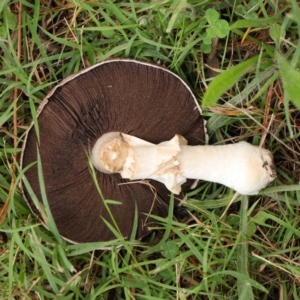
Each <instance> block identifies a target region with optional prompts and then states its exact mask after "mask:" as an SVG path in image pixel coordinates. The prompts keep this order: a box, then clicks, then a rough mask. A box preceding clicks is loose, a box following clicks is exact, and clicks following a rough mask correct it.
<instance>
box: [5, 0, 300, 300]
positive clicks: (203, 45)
mask: <svg viewBox="0 0 300 300" xmlns="http://www.w3.org/2000/svg"><path fill="white" fill-rule="evenodd" d="M254 2H255V3H254ZM298 15H299V7H298V5H297V2H296V1H290V2H287V1H275V2H274V1H264V2H263V1H250V2H249V4H248V5H246V4H245V3H244V2H242V1H226V2H219V3H218V2H214V1H203V2H199V1H193V0H191V1H188V2H186V1H179V0H178V1H177V0H175V1H160V2H159V1H142V2H135V1H128V2H114V1H110V0H107V1H104V2H102V1H101V2H100V1H99V2H97V1H64V0H58V1H43V0H40V1H25V0H21V1H19V2H16V1H2V4H0V55H1V70H0V86H1V89H0V109H1V113H0V126H1V127H0V128H1V139H0V147H1V149H0V157H1V165H0V198H1V203H2V207H1V215H0V220H1V228H0V242H1V254H0V294H1V297H2V298H1V299H299V294H300V282H299V278H300V272H299V251H300V244H299V236H300V231H299V204H300V188H299V185H298V183H299V178H300V177H299V176H300V173H299V164H300V163H299V157H300V156H299V153H300V149H299V134H300V131H299V127H300V125H299V124H300V122H299V97H298V95H299V85H298V84H295V82H296V83H297V82H298V79H299V71H298V69H299V55H300V52H299V51H300V50H299V49H300V47H299V46H298V45H299V34H300V27H299V21H298V19H297V16H298ZM216 16H218V18H216ZM221 21H222V22H221ZM218 22H221V24H223V26H221V27H222V29H224V28H223V27H224V26H225V27H226V26H227V25H225V23H226V24H228V30H227V31H226V32H225V33H224V32H221V33H220V31H219V30H218V29H220V28H219V27H218V26H220V24H219V25H218ZM225 29H226V28H225ZM207 52H208V53H207ZM110 57H129V58H135V59H140V60H145V61H150V62H154V63H156V64H159V65H162V66H165V67H167V68H168V69H170V70H172V71H174V72H175V73H177V74H178V75H179V76H180V77H181V78H183V79H184V80H185V81H186V82H187V83H188V84H189V85H190V86H191V88H192V89H193V91H194V93H195V95H196V96H197V98H198V99H199V101H200V104H201V103H202V104H203V102H202V100H203V101H204V104H205V107H204V106H203V108H204V112H203V113H204V116H205V117H206V118H207V119H208V122H207V127H208V132H209V135H210V143H211V144H218V143H224V142H230V141H234V142H235V141H238V140H241V139H243V140H247V141H249V142H251V143H253V144H256V145H259V144H261V145H263V146H264V147H266V148H268V149H270V150H271V151H272V152H273V154H274V158H275V164H276V166H277V173H278V178H277V179H276V181H275V184H274V186H273V187H269V188H267V189H265V190H264V191H263V192H262V193H261V194H259V195H257V196H253V197H242V196H239V195H234V194H233V193H232V191H230V190H229V189H227V188H224V187H222V186H219V185H216V184H213V183H202V184H201V185H200V187H199V188H198V189H196V190H194V191H192V192H190V193H189V194H188V195H187V197H186V199H185V200H184V201H182V205H181V207H180V209H179V212H178V214H177V217H176V219H175V218H172V215H173V206H172V205H171V206H170V212H169V218H168V219H166V220H165V219H160V220H159V221H160V222H161V227H160V228H155V229H156V230H155V231H153V233H152V234H150V235H149V236H148V237H146V238H145V240H143V241H142V242H140V241H134V240H132V241H128V242H126V241H123V242H122V246H121V247H119V246H118V245H119V243H114V242H110V243H90V244H80V245H72V244H69V243H68V242H66V241H63V240H61V239H60V237H59V236H58V235H57V234H56V233H55V229H54V230H52V231H48V230H46V229H45V228H44V227H43V226H41V224H40V223H39V222H38V221H37V219H36V218H35V217H34V216H33V215H32V214H31V212H30V211H29V208H28V207H27V205H26V203H25V201H24V199H23V196H22V194H21V192H20V190H19V188H18V182H19V180H20V177H21V175H22V171H21V170H20V169H19V154H20V152H21V146H22V141H23V138H24V134H25V131H26V129H27V127H28V125H29V123H30V121H31V120H32V119H35V118H36V109H37V107H38V105H39V103H40V102H41V100H42V99H43V98H44V97H45V95H46V94H47V93H48V92H49V91H50V90H51V88H53V87H54V86H55V85H56V84H57V83H58V82H59V81H60V80H62V79H63V78H66V77H67V76H69V75H71V74H73V73H74V72H77V71H78V70H80V69H82V68H84V67H88V66H90V65H93V64H95V63H96V62H99V61H102V60H105V59H107V58H110ZM249 62H251V63H249ZM234 68H237V69H239V72H240V73H238V72H236V70H237V69H234ZM233 71H234V72H233ZM219 73H220V75H218V74H219ZM217 75H218V76H217ZM234 76H235V77H234ZM220 78H221V80H222V82H223V85H220V82H221V81H220ZM226 78H227V79H226ZM218 80H219V81H218ZM214 85H215V87H216V88H217V90H214V91H212V90H210V89H211V87H213V86H214ZM206 91H207V93H206ZM208 96H209V97H208ZM206 101H207V102H206ZM207 105H208V106H207ZM172 202H173V199H171V203H172ZM108 247H109V249H108ZM99 248H103V250H98V249H99ZM106 248H107V249H106Z"/></svg>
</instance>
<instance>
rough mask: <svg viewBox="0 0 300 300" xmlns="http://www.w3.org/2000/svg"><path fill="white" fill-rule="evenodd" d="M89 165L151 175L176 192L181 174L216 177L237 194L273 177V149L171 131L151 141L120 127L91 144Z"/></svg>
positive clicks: (139, 176)
mask: <svg viewBox="0 0 300 300" xmlns="http://www.w3.org/2000/svg"><path fill="white" fill-rule="evenodd" d="M92 161H93V164H94V166H95V167H96V168H97V169H98V170H100V171H102V172H104V173H115V172H117V173H120V174H121V176H122V177H123V178H129V179H131V180H137V179H147V178H148V179H154V180H157V181H160V182H162V183H164V184H165V185H166V187H167V188H168V189H169V190H170V191H172V192H174V193H175V194H178V193H180V191H181V185H182V184H183V183H184V182H185V181H186V179H201V180H206V181H212V182H217V183H220V184H223V185H226V186H228V187H230V188H233V189H234V190H236V191H237V192H239V193H240V194H244V195H253V194H257V193H258V192H259V191H260V190H261V189H262V188H264V187H266V186H267V185H268V184H269V183H270V182H272V181H273V180H274V178H275V177H276V172H275V168H274V165H273V159H272V154H271V153H270V151H268V150H266V149H262V148H259V147H256V146H252V145H251V144H249V143H246V142H240V143H237V144H231V145H225V146H207V145H205V146H188V145H187V141H186V140H185V139H184V138H183V137H182V136H180V135H176V136H175V137H174V138H173V139H171V140H170V141H166V142H163V143H160V144H158V145H155V144H151V143H149V142H146V141H144V140H141V139H139V138H136V137H134V136H130V135H127V134H123V133H116V132H112V133H108V134H105V135H103V136H102V137H101V138H100V139H98V141H97V142H96V144H95V146H94V147H93V149H92Z"/></svg>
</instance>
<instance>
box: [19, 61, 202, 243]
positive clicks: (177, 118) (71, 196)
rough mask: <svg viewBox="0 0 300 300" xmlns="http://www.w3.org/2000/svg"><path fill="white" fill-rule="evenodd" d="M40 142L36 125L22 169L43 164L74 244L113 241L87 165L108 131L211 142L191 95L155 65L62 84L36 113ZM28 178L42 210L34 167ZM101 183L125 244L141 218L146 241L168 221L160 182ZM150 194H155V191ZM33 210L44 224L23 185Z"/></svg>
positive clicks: (105, 69) (120, 65) (122, 65)
mask: <svg viewBox="0 0 300 300" xmlns="http://www.w3.org/2000/svg"><path fill="white" fill-rule="evenodd" d="M38 127H39V136H40V143H38V138H37V134H36V131H35V127H34V126H33V123H32V124H31V126H30V127H29V129H28V132H27V135H26V137H25V141H24V145H23V151H22V157H21V167H22V168H23V169H24V168H26V167H27V166H29V165H30V164H32V163H34V162H36V161H37V152H39V154H40V157H41V162H42V169H43V176H44V182H45V189H46V194H47V199H48V203H49V206H50V209H51V213H52V215H53V218H54V220H55V223H56V226H57V228H58V231H59V233H60V234H61V235H62V237H64V238H65V239H67V240H69V241H71V242H94V241H108V240H112V239H114V238H115V235H114V234H113V232H112V231H111V230H110V229H109V228H108V227H107V225H106V224H105V222H104V221H103V219H105V220H106V221H108V222H109V223H110V224H113V222H112V220H111V218H110V215H109V213H108V212H107V210H106V208H105V206H104V204H103V200H102V198H101V197H100V195H99V193H98V191H97V188H96V185H95V182H94V181H93V178H92V176H91V170H90V167H89V164H88V155H87V154H88V153H89V152H90V150H91V149H92V147H93V145H94V144H95V142H96V141H97V139H98V138H99V137H101V136H102V135H103V134H105V133H107V132H111V131H120V132H123V133H126V134H130V135H134V136H136V137H138V138H141V139H144V140H146V141H148V142H151V143H155V144H157V143H160V142H162V141H165V140H169V139H171V138H172V137H173V136H174V135H175V134H180V135H182V136H184V137H185V138H186V139H187V140H188V143H189V144H190V145H198V144H203V143H204V142H205V140H206V131H205V121H204V120H203V118H202V117H201V110H200V107H199V105H198V103H197V100H196V98H195V97H194V95H193V94H192V92H191V90H190V88H189V87H188V86H187V85H186V84H185V83H184V82H183V81H182V80H181V79H180V78H179V77H178V76H177V75H175V74H174V73H172V72H170V71H168V70H166V69H164V68H162V67H159V66H157V65H153V64H149V63H145V62H141V61H136V60H129V59H113V60H108V61H104V62H101V63H99V64H96V65H94V66H92V67H90V68H87V69H85V70H82V71H81V72H79V73H77V74H75V75H72V76H70V77H68V78H67V79H65V80H64V81H62V82H61V83H60V84H58V85H57V86H56V87H55V88H54V89H53V90H52V91H51V92H50V93H49V94H48V95H47V96H46V98H45V99H44V100H43V102H42V104H41V105H40V107H39V108H38ZM25 176H26V178H27V180H28V182H29V184H30V186H31V188H32V189H33V191H34V193H35V195H36V196H37V198H38V199H39V201H40V202H41V203H42V197H41V190H40V185H39V179H38V170H37V165H36V164H33V166H31V167H30V168H29V169H28V170H27V171H26V172H25ZM96 176H97V180H98V183H99V186H100V188H101V191H102V194H103V196H104V198H105V199H110V200H116V201H119V202H120V203H121V204H109V208H110V210H111V212H112V215H113V216H114V219H115V221H116V223H117V224H118V227H119V228H120V230H121V233H122V234H123V236H124V237H126V238H128V237H129V236H130V234H131V232H132V227H133V222H134V216H135V209H136V207H137V211H138V227H137V234H136V238H140V237H142V236H144V235H146V234H147V233H148V231H149V229H148V226H153V224H155V221H154V220H153V219H152V218H151V217H149V216H148V215H149V214H153V215H157V216H160V217H166V216H167V214H168V203H169V199H170V192H169V191H168V190H167V189H166V188H165V187H164V186H163V185H162V184H161V183H159V182H156V181H151V182H150V184H141V183H135V182H131V183H130V184H124V183H128V180H123V179H122V178H121V176H120V175H119V174H104V173H101V172H100V171H98V170H96ZM153 187H154V188H155V189H153ZM21 188H22V190H23V194H24V198H25V199H26V201H27V202H28V204H29V206H30V208H31V210H32V211H33V212H34V213H35V214H36V215H37V216H38V217H39V218H40V219H41V221H42V222H43V223H45V220H43V219H42V216H41V214H40V212H39V210H38V208H37V207H36V206H35V205H34V202H33V200H32V199H31V197H30V194H29V191H28V190H27V189H26V187H25V186H24V184H22V186H21Z"/></svg>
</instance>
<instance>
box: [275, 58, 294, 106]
mask: <svg viewBox="0 0 300 300" xmlns="http://www.w3.org/2000/svg"><path fill="white" fill-rule="evenodd" d="M276 58H277V61H278V65H279V70H280V73H281V78H282V84H283V89H284V92H285V93H286V95H287V97H288V99H290V100H291V101H292V102H293V103H294V104H295V105H296V106H297V108H298V109H300V72H298V71H296V70H295V69H294V68H293V67H292V66H291V65H290V64H289V63H288V62H287V61H286V60H285V59H284V58H283V57H282V56H281V55H280V54H277V55H276Z"/></svg>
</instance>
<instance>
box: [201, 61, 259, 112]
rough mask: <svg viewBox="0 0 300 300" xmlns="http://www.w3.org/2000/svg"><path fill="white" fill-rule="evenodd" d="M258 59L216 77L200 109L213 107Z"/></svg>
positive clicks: (241, 64)
mask: <svg viewBox="0 0 300 300" xmlns="http://www.w3.org/2000/svg"><path fill="white" fill-rule="evenodd" d="M258 59H259V56H255V57H253V58H251V59H249V60H246V61H244V62H242V63H240V64H238V65H236V66H234V67H231V68H229V69H227V70H226V71H224V72H222V73H221V74H219V75H218V76H216V78H215V79H214V80H213V81H212V82H211V83H210V85H209V86H208V88H207V90H206V92H205V94H204V97H203V100H202V107H205V106H213V105H214V104H215V103H216V102H217V101H218V99H219V97H220V96H221V95H222V94H223V93H224V92H226V91H227V90H228V89H229V88H231V87H232V86H233V85H234V84H235V83H236V82H237V80H238V79H239V78H240V77H241V76H242V75H244V74H245V73H246V72H247V71H248V69H249V68H250V67H251V66H252V65H253V64H254V63H256V62H257V60H258Z"/></svg>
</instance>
